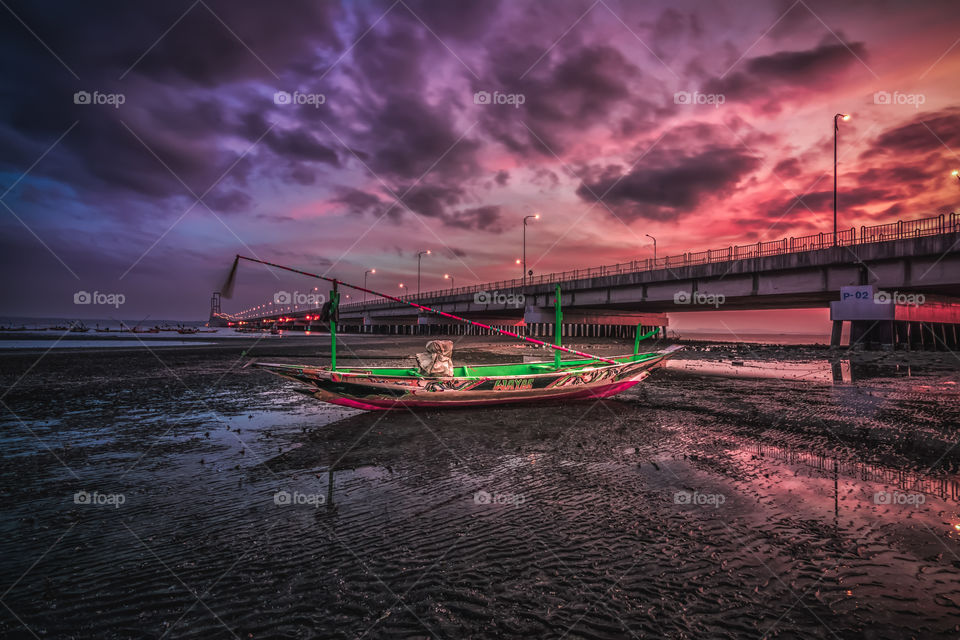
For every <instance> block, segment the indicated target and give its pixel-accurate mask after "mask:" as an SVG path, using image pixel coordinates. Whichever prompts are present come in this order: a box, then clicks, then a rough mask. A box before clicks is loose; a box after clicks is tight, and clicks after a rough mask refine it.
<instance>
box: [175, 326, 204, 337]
mask: <svg viewBox="0 0 960 640" xmlns="http://www.w3.org/2000/svg"><path fill="white" fill-rule="evenodd" d="M177 333H181V334H183V335H185V336H190V335H193V334H195V333H200V329H197V328H196V327H180V328H179V329H177Z"/></svg>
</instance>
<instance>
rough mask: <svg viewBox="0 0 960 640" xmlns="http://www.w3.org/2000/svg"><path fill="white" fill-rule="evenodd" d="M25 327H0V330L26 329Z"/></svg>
mask: <svg viewBox="0 0 960 640" xmlns="http://www.w3.org/2000/svg"><path fill="white" fill-rule="evenodd" d="M26 330H27V328H26V327H22V326H21V327H0V331H26Z"/></svg>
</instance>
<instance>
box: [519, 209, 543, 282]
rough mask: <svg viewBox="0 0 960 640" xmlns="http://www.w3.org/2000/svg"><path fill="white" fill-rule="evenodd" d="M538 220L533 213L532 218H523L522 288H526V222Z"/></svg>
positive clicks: (536, 214) (538, 216)
mask: <svg viewBox="0 0 960 640" xmlns="http://www.w3.org/2000/svg"><path fill="white" fill-rule="evenodd" d="M531 218H532V219H533V220H539V219H540V214H539V213H535V214H533V215H532V216H524V217H523V286H524V288H526V286H527V220H530V219H531Z"/></svg>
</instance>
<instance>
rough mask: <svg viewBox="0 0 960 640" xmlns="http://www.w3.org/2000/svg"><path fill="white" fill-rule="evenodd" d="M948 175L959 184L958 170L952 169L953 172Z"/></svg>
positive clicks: (959, 172)
mask: <svg viewBox="0 0 960 640" xmlns="http://www.w3.org/2000/svg"><path fill="white" fill-rule="evenodd" d="M950 175H952V176H953V177H954V178H956V179H957V181H958V182H960V169H954V170H953V171H951V172H950Z"/></svg>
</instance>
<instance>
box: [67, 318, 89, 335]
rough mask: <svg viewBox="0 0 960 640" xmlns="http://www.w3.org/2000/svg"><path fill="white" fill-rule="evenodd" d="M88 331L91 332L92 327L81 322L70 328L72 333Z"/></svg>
mask: <svg viewBox="0 0 960 640" xmlns="http://www.w3.org/2000/svg"><path fill="white" fill-rule="evenodd" d="M87 331H90V327H88V326H87V325H85V324H83V322H81V321H79V320H78V321H77V322H74V323H73V325H71V327H70V333H86V332H87Z"/></svg>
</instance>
